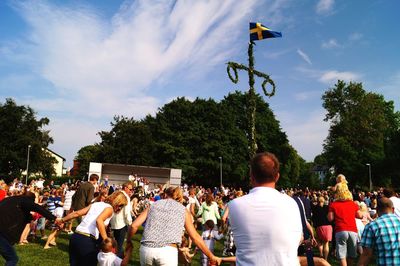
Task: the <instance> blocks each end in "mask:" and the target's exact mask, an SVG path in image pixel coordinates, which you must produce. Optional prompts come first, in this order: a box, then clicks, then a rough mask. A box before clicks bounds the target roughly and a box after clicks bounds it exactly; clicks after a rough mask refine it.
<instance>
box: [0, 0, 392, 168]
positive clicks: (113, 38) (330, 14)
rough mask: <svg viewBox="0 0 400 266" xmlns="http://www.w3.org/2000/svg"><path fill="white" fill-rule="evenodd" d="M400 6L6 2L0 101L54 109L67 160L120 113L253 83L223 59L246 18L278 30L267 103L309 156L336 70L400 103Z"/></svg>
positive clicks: (239, 57)
mask: <svg viewBox="0 0 400 266" xmlns="http://www.w3.org/2000/svg"><path fill="white" fill-rule="evenodd" d="M399 10H400V2H399V1H396V0H380V1H379V0H376V1H362V0H354V1H343V0H341V1H338V0H313V1H311V0H301V1H299V0H275V1H270V0H265V1H254V0H246V1H234V0H226V1H202V0H187V1H176V2H175V1H147V0H139V1H119V0H96V1H95V0H93V1H88V0H87V1H78V0H53V1H41V0H39V1H9V0H4V1H0V101H1V102H2V103H4V102H5V99H6V98H10V97H11V98H13V99H14V100H15V101H16V102H17V104H19V105H22V104H23V105H29V106H31V107H32V108H33V109H34V110H36V111H37V117H38V118H39V117H44V116H46V117H48V118H49V119H50V125H49V126H48V128H47V129H48V130H50V134H51V136H52V137H53V138H54V144H52V145H51V146H50V148H51V149H52V150H54V151H55V152H57V153H58V154H60V155H62V156H64V157H65V158H66V159H67V161H66V166H72V160H73V158H74V157H75V155H76V154H77V151H78V150H79V149H80V148H81V147H83V146H85V145H91V144H94V143H95V142H98V141H99V140H100V139H99V137H98V135H97V134H96V133H97V132H99V131H101V130H109V129H110V122H111V121H112V120H113V116H114V115H124V116H127V117H134V118H135V119H141V118H143V117H144V116H145V115H146V114H155V112H156V111H157V108H159V107H161V106H163V105H164V104H165V103H168V102H170V101H171V100H172V99H174V98H176V97H181V96H185V97H187V98H188V99H195V98H196V97H200V98H210V97H211V98H213V99H215V100H217V101H219V100H221V99H222V98H223V97H224V96H225V95H227V94H228V93H229V92H232V91H234V90H241V91H246V90H247V88H248V82H247V77H246V75H245V74H241V75H240V82H239V84H237V85H235V84H233V83H231V82H230V80H229V79H228V76H227V74H226V65H225V63H226V62H228V61H235V62H238V63H246V64H247V45H248V38H249V37H248V23H249V22H250V21H252V22H261V23H263V24H264V25H266V26H268V27H270V28H271V29H273V30H276V31H281V32H282V33H283V38H278V39H268V40H263V41H258V42H257V45H256V46H255V58H256V68H257V70H259V71H262V72H265V73H267V74H269V75H270V76H271V78H272V79H273V80H274V81H275V84H276V85H277V91H276V95H275V96H274V97H272V98H266V100H267V101H268V102H269V103H270V106H271V108H272V110H273V111H274V113H275V114H276V117H277V119H278V120H280V122H281V127H282V129H283V131H285V132H286V133H287V135H288V137H289V141H290V143H291V144H292V145H293V146H294V147H295V148H296V149H297V151H298V152H299V154H300V155H301V156H303V158H305V159H306V160H309V161H310V160H313V159H314V157H315V156H316V155H318V154H319V153H320V152H321V151H322V143H323V141H324V139H325V138H326V136H327V134H328V128H329V125H328V123H326V122H324V121H323V118H324V114H325V111H324V109H323V108H322V101H321V96H322V94H323V93H324V91H326V90H327V89H328V88H330V87H332V86H333V85H334V84H335V83H336V81H337V80H338V79H343V80H346V81H357V82H362V83H363V85H364V89H366V90H367V91H373V92H376V93H380V94H383V95H384V97H385V99H386V100H393V101H394V102H395V106H396V110H399V106H400V105H399V99H400V98H399V96H400V90H398V87H399V85H400V65H399V62H400V53H399V51H398V50H399V47H400V34H399V33H400V32H399V30H398V25H399V22H400V17H399V15H398V11H399ZM256 86H257V87H256V90H257V92H259V93H261V87H260V81H258V82H256Z"/></svg>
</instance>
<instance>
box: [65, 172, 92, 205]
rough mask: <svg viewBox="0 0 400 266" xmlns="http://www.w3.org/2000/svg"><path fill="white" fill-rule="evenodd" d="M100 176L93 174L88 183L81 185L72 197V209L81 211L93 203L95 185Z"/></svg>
mask: <svg viewBox="0 0 400 266" xmlns="http://www.w3.org/2000/svg"><path fill="white" fill-rule="evenodd" d="M98 180H99V176H98V175H96V174H91V175H90V177H89V181H88V182H84V183H81V184H80V186H79V188H78V190H77V191H76V192H75V194H74V196H72V204H71V209H72V210H74V211H79V210H81V209H83V208H85V207H86V206H89V205H90V203H92V200H93V198H94V185H96V184H97V181H98Z"/></svg>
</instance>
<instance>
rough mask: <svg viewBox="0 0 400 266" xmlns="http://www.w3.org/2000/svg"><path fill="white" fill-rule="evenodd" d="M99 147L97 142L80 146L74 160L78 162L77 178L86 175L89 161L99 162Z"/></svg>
mask: <svg viewBox="0 0 400 266" xmlns="http://www.w3.org/2000/svg"><path fill="white" fill-rule="evenodd" d="M100 151H101V147H100V145H98V144H95V145H88V146H84V147H82V148H81V149H80V150H79V151H78V155H77V156H75V160H77V161H78V162H79V170H78V174H77V176H78V177H79V178H83V177H86V176H87V174H88V173H89V164H90V162H100V161H101V159H100Z"/></svg>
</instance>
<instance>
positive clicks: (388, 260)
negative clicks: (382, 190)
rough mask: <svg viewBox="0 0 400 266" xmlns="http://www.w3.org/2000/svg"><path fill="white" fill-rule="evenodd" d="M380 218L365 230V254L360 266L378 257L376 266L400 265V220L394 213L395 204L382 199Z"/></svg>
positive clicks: (384, 198)
mask: <svg viewBox="0 0 400 266" xmlns="http://www.w3.org/2000/svg"><path fill="white" fill-rule="evenodd" d="M377 205H378V206H377V211H378V216H379V217H378V218H377V219H376V220H374V221H372V222H370V223H369V224H367V225H366V226H365V228H364V232H363V234H362V237H361V246H362V247H363V253H362V254H361V256H360V259H359V261H358V266H365V265H368V263H369V261H370V260H371V258H372V257H373V251H375V255H376V265H378V266H381V265H382V266H383V265H385V266H387V265H400V218H399V217H398V216H397V215H395V214H394V213H393V202H392V201H391V200H390V199H389V198H386V197H382V198H380V199H379V200H378V202H377Z"/></svg>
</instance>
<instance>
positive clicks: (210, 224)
mask: <svg viewBox="0 0 400 266" xmlns="http://www.w3.org/2000/svg"><path fill="white" fill-rule="evenodd" d="M204 225H205V228H204V229H205V230H204V231H203V233H202V234H201V237H202V238H203V241H204V243H205V244H206V246H207V247H208V249H209V250H210V251H211V252H214V246H215V240H220V239H221V238H222V237H223V236H224V235H223V234H221V233H220V232H218V231H217V230H215V228H214V227H215V224H214V221H213V220H207V221H206V222H205V224H204ZM200 259H201V265H203V266H207V265H208V258H207V256H206V255H205V254H204V253H203V252H202V253H201V254H200Z"/></svg>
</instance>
